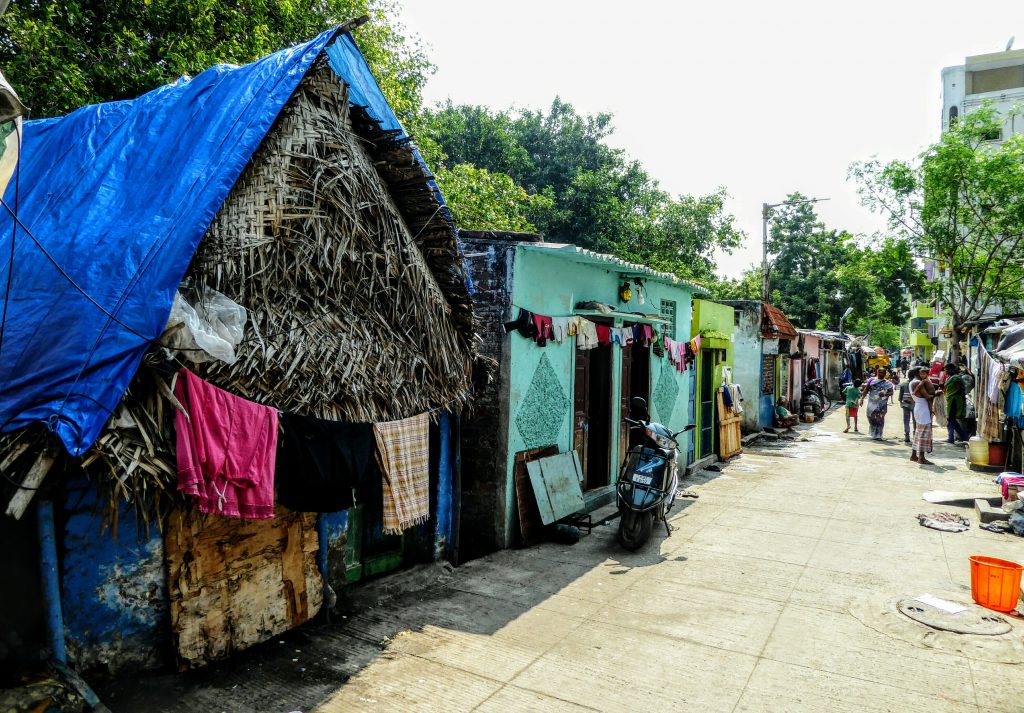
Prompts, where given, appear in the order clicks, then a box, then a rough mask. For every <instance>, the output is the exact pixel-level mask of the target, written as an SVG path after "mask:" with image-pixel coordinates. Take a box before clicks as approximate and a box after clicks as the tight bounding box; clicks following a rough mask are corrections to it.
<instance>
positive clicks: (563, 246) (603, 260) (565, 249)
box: [522, 243, 709, 294]
mask: <svg viewBox="0 0 1024 713" xmlns="http://www.w3.org/2000/svg"><path fill="white" fill-rule="evenodd" d="M522 249H523V250H526V251H529V252H536V253H547V254H552V253H554V254H556V255H558V256H559V257H563V258H565V259H567V260H571V261H572V262H575V263H577V264H580V265H598V266H600V267H608V268H611V269H613V270H617V271H618V272H622V273H626V274H629V275H630V276H632V275H633V274H634V273H635V274H637V275H645V276H647V277H650V278H654V279H658V280H662V281H664V282H669V283H671V284H673V285H679V286H685V287H689V288H690V289H692V290H695V291H697V292H699V293H701V294H709V293H708V290H707V288H706V287H703V286H701V285H699V284H697V283H696V282H690V281H689V280H684V279H682V278H681V277H678V276H676V275H673V274H672V273H670V272H658V271H657V270H654V269H651V268H649V267H647V266H646V265H641V264H639V263H636V262H628V261H626V260H623V259H622V258H619V257H615V256H614V255H608V254H607V253H599V252H595V251H593V250H588V249H587V248H581V247H580V246H579V245H572V244H569V243H530V244H526V245H523V246H522Z"/></svg>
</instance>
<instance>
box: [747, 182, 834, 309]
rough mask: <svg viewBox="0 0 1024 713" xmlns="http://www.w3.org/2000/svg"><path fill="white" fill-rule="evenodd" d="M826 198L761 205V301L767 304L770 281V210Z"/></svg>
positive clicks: (816, 201)
mask: <svg viewBox="0 0 1024 713" xmlns="http://www.w3.org/2000/svg"><path fill="white" fill-rule="evenodd" d="M827 200H829V199H828V198H801V199H800V200H798V201H782V202H781V203H762V204H761V301H762V302H768V290H769V287H770V286H771V280H770V278H769V275H768V220H769V219H770V218H771V217H772V208H779V207H781V206H784V205H800V204H801V203H818V202H820V201H827Z"/></svg>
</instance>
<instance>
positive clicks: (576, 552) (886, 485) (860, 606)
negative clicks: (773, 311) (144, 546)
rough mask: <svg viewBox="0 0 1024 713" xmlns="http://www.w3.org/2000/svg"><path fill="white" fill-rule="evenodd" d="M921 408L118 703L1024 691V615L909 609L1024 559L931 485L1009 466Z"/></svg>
mask: <svg viewBox="0 0 1024 713" xmlns="http://www.w3.org/2000/svg"><path fill="white" fill-rule="evenodd" d="M900 415H901V414H900V411H899V408H898V407H895V408H894V409H893V410H891V411H890V419H889V421H890V423H889V424H888V428H887V431H888V435H889V436H890V438H889V440H888V441H887V442H883V443H877V442H872V441H871V440H870V439H869V438H868V437H867V435H865V434H859V435H858V434H853V433H851V434H842V433H841V431H842V428H843V415H842V411H841V410H838V411H835V412H833V413H832V414H831V415H830V416H829V417H828V418H827V419H826V420H825V421H824V422H822V423H821V424H817V425H815V426H813V427H808V426H801V433H802V434H804V435H806V436H807V437H808V438H809V439H810V440H808V441H801V442H796V443H792V444H788V445H786V446H778V447H776V446H771V447H766V446H761V447H755V448H753V449H750V450H748V452H747V453H745V454H744V455H742V456H741V457H739V458H738V459H736V460H734V461H732V462H731V463H730V464H728V465H727V466H726V467H724V468H723V470H722V472H720V473H715V472H705V473H704V474H702V476H701V477H699V478H698V479H697V480H696V481H690V482H688V483H684V487H688V488H692V489H693V490H696V491H697V492H698V493H699V494H700V497H699V499H697V500H692V501H690V500H681V501H679V505H680V506H681V509H679V510H677V511H675V513H674V517H673V518H672V525H673V533H672V536H671V537H670V538H666V536H665V532H664V529H661V530H658V529H656V530H655V532H654V536H653V539H652V541H651V542H650V543H649V545H648V546H647V547H646V548H645V549H644V550H643V551H641V552H638V553H636V554H630V553H627V552H625V551H623V550H622V549H621V548H620V547H619V546H618V545H617V543H616V540H615V526H616V524H617V523H615V522H613V523H611V524H610V525H609V526H605V527H600V528H597V529H596V530H595V531H594V533H593V534H592V535H591V536H589V537H584V538H583V539H582V541H581V542H580V543H579V544H577V545H574V546H570V545H555V544H548V545H543V546H539V547H535V548H531V549H526V550H518V551H506V552H501V553H497V554H495V555H493V556H491V557H487V558H485V559H481V560H477V561H474V562H470V563H468V564H466V565H464V566H462V567H460V568H458V569H457V570H455V571H454V573H453V574H452V575H451V576H450V578H447V581H445V582H444V583H443V585H441V586H435V587H434V588H433V589H431V590H430V591H428V592H426V593H422V592H421V593H419V594H418V595H416V596H414V597H407V598H405V599H399V600H396V601H392V602H389V603H387V604H385V605H383V606H380V607H374V608H370V609H368V610H366V611H364V612H363V613H361V614H359V615H356V616H354V617H352V618H351V619H349V620H347V621H345V622H343V623H342V624H340V625H330V626H328V627H322V628H321V629H320V630H312V631H308V632H306V634H304V635H303V636H305V637H307V638H304V639H303V641H302V643H301V645H296V646H292V644H293V643H294V640H289V641H288V642H287V643H286V644H278V643H277V642H271V643H269V644H267V645H265V646H264V647H262V652H257V653H253V654H251V655H249V656H248V657H246V656H243V657H241V658H240V659H239V660H237V661H235V662H231V663H228V664H224V665H221V666H219V667H214V668H212V669H211V670H209V671H206V672H203V673H201V674H198V675H195V674H194V675H192V676H185V677H177V678H172V679H169V680H172V681H173V683H170V684H166V685H168V686H170V687H171V690H169V691H167V692H166V693H162V694H160V695H159V696H156V695H153V693H152V692H153V691H156V690H159V687H158V686H157V684H154V688H152V689H150V691H151V693H150V696H149V697H148V700H149V705H148V706H145V705H144V698H145V697H143V696H140V695H138V694H135V695H130V694H128V693H127V692H126V691H125V690H124V688H122V689H119V690H115V691H112V692H111V693H113V695H114V697H113V698H108V700H107V703H108V705H109V706H110V707H111V708H112V710H115V711H120V710H168V711H170V710H225V711H226V710H260V711H291V710H305V711H311V710H318V711H322V712H323V713H334V712H335V711H339V712H340V711H364V710H365V711H471V710H472V711H511V710H515V711H521V710H531V711H583V710H608V711H626V710H683V709H687V710H697V711H725V712H730V711H806V712H813V711H830V712H832V711H848V710H857V711H929V713H939V712H941V711H957V712H962V711H1007V712H1009V711H1019V710H1021V709H1022V708H1024V697H1022V694H1021V693H1020V689H1019V685H1016V684H1015V683H1014V681H1015V680H1017V681H1019V678H1020V672H1021V670H1024V666H1022V665H1021V664H1022V663H1024V645H1022V644H1021V643H1020V641H1021V640H1022V637H1021V633H1022V632H1024V626H1022V625H1021V624H1019V623H1017V622H1014V627H1015V629H1014V631H1013V632H1012V633H1011V634H1008V635H1004V636H999V637H979V636H964V635H957V634H950V633H941V632H935V631H934V630H931V629H927V628H926V627H924V626H922V625H919V624H916V623H914V622H910V621H909V620H907V619H906V618H905V617H903V615H901V614H898V613H895V612H894V611H893V610H892V607H891V604H892V602H893V600H894V599H897V598H903V597H908V596H909V597H915V596H918V595H920V594H923V593H925V592H929V593H932V594H935V595H938V596H944V597H946V598H952V599H957V600H959V601H962V602H965V603H967V602H970V589H969V585H970V573H969V566H968V560H967V557H968V555H971V554H986V555H992V556H996V557H1003V558H1007V559H1013V560H1017V561H1024V540H1021V539H1019V538H1016V537H1014V536H1012V535H998V534H993V533H989V532H985V531H981V530H978V528H977V522H976V518H974V514H973V511H969V510H967V509H965V508H960V509H957V508H951V507H949V506H935V505H930V504H928V503H926V502H924V501H923V500H921V494H922V493H923V492H924V491H926V490H929V489H942V490H954V491H964V490H977V491H979V492H991V493H995V489H994V486H992V485H991V482H990V481H991V477H992V476H991V475H986V474H980V473H973V472H969V471H968V470H967V469H966V468H965V466H964V465H963V455H964V451H963V450H961V449H954V448H952V447H948V446H945V445H944V444H941V443H939V444H937V445H936V452H935V454H934V459H935V460H936V462H937V464H938V465H937V466H935V467H931V468H927V467H925V468H923V467H920V466H917V465H916V464H912V463H910V462H909V460H908V455H909V448H908V447H907V446H906V445H904V444H903V442H902V421H901V420H900ZM861 426H862V430H864V431H866V424H863V423H862V424H861ZM936 436H937V438H936V440H937V441H942V440H944V437H945V433H944V432H943V433H938V432H937V433H936ZM938 510H957V511H958V512H961V513H963V514H966V515H969V517H970V518H971V519H972V527H971V529H970V530H969V531H968V532H965V533H940V532H937V531H934V530H930V529H927V528H924V527H921V526H920V525H919V524H918V522H917V520H916V518H915V515H916V514H917V513H920V512H934V511H938ZM286 649H287V651H285V650H286ZM293 651H294V653H293ZM293 659H295V660H294V661H293ZM300 667H301V668H302V673H301V674H300V673H296V671H297V670H298V669H299V668H300ZM127 688H132V686H128V687H127ZM134 688H135V689H139V688H146V686H144V685H143V686H140V685H139V684H138V682H135V686H134ZM1015 689H1016V690H1015ZM1014 695H1015V696H1016V698H1014V697H1012V696H1014ZM160 705H163V706H164V707H163V708H160V707H159V706H160Z"/></svg>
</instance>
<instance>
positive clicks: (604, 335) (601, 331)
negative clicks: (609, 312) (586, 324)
mask: <svg viewBox="0 0 1024 713" xmlns="http://www.w3.org/2000/svg"><path fill="white" fill-rule="evenodd" d="M594 326H595V327H596V328H597V343H598V344H599V345H600V346H604V345H606V344H611V343H612V340H611V329H610V328H609V327H608V325H606V324H595V325H594Z"/></svg>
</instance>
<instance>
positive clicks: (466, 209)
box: [436, 163, 553, 232]
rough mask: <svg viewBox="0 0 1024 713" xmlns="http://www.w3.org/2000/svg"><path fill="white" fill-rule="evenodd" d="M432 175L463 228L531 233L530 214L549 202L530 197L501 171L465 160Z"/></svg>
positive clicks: (547, 205)
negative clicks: (467, 162)
mask: <svg viewBox="0 0 1024 713" xmlns="http://www.w3.org/2000/svg"><path fill="white" fill-rule="evenodd" d="M436 178H437V182H438V185H439V186H440V187H441V192H442V193H443V194H444V197H445V200H446V201H448V204H449V206H450V208H451V211H452V214H453V216H454V217H455V222H456V223H457V224H458V226H459V227H460V228H465V229H467V230H511V231H516V232H533V231H535V230H536V227H535V226H534V225H533V223H531V222H530V216H531V214H535V213H538V212H542V211H545V210H549V209H550V208H551V205H552V203H553V201H552V200H551V199H550V198H548V197H546V196H531V195H530V194H529V193H527V192H526V190H525V189H524V188H523V187H522V186H519V185H517V184H516V182H515V181H513V180H512V179H511V178H509V177H508V176H506V175H505V174H503V173H491V172H489V171H488V170H487V169H483V168H476V167H474V166H470V165H469V164H465V163H460V164H457V165H455V166H452V167H451V168H450V169H447V168H446V169H442V170H440V171H437V173H436Z"/></svg>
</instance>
